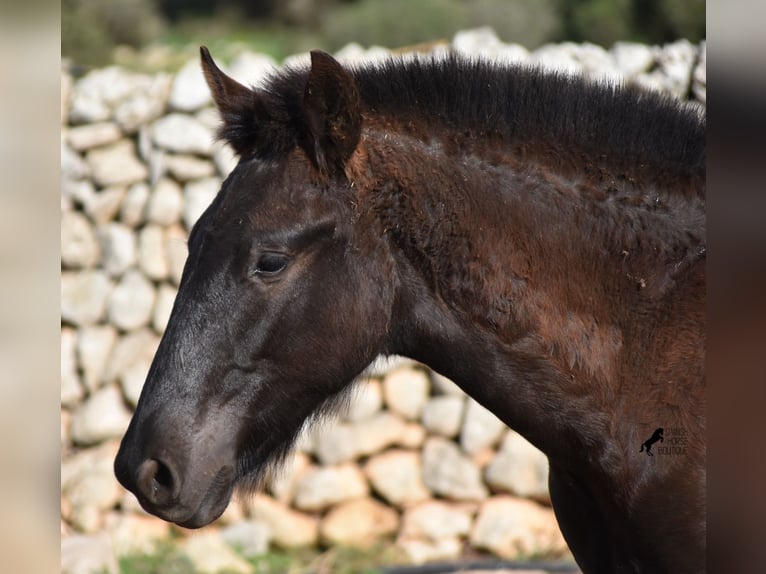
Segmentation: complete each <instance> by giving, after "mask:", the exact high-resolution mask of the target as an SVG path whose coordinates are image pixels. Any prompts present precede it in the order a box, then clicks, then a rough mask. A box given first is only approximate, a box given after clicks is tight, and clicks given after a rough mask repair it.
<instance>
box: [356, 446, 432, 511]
mask: <svg viewBox="0 0 766 574" xmlns="http://www.w3.org/2000/svg"><path fill="white" fill-rule="evenodd" d="M364 473H365V474H366V475H367V478H368V479H369V480H370V484H372V487H373V488H374V489H375V492H377V493H378V494H380V495H381V496H382V497H383V498H384V499H385V500H386V501H387V502H389V503H390V504H393V505H395V506H399V507H404V506H407V505H410V504H412V503H415V502H420V501H422V500H426V499H428V498H429V497H430V493H429V491H428V489H427V488H426V486H425V484H423V476H422V473H421V460H420V453H419V452H414V451H405V450H400V449H392V450H388V451H386V452H384V453H382V454H379V455H376V456H373V457H371V458H370V459H369V460H368V461H367V464H365V466H364Z"/></svg>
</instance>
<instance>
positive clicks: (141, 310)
mask: <svg viewBox="0 0 766 574" xmlns="http://www.w3.org/2000/svg"><path fill="white" fill-rule="evenodd" d="M155 298H156V294H155V291H154V286H153V285H152V284H151V283H150V282H149V281H148V280H147V279H146V278H145V277H144V276H143V275H142V274H141V273H140V272H138V271H137V270H135V269H130V270H129V271H127V272H126V273H125V275H123V277H122V279H121V280H120V282H119V284H118V285H117V286H116V287H115V288H114V290H113V291H112V294H111V296H110V297H109V302H108V314H109V321H110V322H111V323H112V324H113V325H115V326H116V327H117V328H119V329H122V330H125V331H130V330H133V329H137V328H139V327H143V326H145V325H148V324H149V321H150V320H151V317H152V309H153V308H154V300H155Z"/></svg>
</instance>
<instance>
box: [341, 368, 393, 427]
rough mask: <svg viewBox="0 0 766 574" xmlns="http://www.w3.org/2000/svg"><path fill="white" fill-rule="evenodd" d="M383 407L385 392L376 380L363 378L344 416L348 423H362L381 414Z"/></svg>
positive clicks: (355, 388) (358, 383)
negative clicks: (376, 414) (361, 421)
mask: <svg viewBox="0 0 766 574" xmlns="http://www.w3.org/2000/svg"><path fill="white" fill-rule="evenodd" d="M382 406H383V392H382V390H381V387H380V382H379V381H377V380H376V379H369V378H363V379H362V380H360V381H359V382H357V383H356V386H355V387H354V390H353V394H352V397H351V401H350V402H349V405H348V409H347V411H346V413H345V415H344V417H343V418H344V419H345V420H347V421H351V422H354V421H360V420H364V419H366V418H369V417H371V416H372V415H374V414H375V413H378V412H380V409H381V407H382Z"/></svg>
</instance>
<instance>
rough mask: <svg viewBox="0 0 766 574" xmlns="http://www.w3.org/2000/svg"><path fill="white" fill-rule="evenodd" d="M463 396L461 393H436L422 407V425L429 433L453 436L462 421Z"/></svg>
mask: <svg viewBox="0 0 766 574" xmlns="http://www.w3.org/2000/svg"><path fill="white" fill-rule="evenodd" d="M464 408H465V398H464V397H463V396H461V395H438V396H435V397H433V398H431V399H430V400H429V401H428V402H427V403H426V404H425V406H424V407H423V412H422V420H423V426H424V427H425V428H426V430H427V431H428V432H430V433H433V434H437V435H441V436H444V437H447V438H454V437H456V436H457V435H458V433H459V432H460V427H461V425H462V422H463V411H464Z"/></svg>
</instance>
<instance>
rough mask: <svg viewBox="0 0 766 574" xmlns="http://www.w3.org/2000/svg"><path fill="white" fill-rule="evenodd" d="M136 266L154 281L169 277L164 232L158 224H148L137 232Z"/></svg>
mask: <svg viewBox="0 0 766 574" xmlns="http://www.w3.org/2000/svg"><path fill="white" fill-rule="evenodd" d="M138 267H139V268H140V269H141V271H143V273H144V275H146V276H147V277H148V278H149V279H152V280H154V281H164V280H165V279H167V278H168V277H169V273H170V271H169V269H168V261H167V258H166V256H165V233H164V231H163V229H162V228H161V227H160V226H158V225H152V224H149V225H147V226H145V227H144V228H143V229H141V231H139V232H138Z"/></svg>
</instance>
